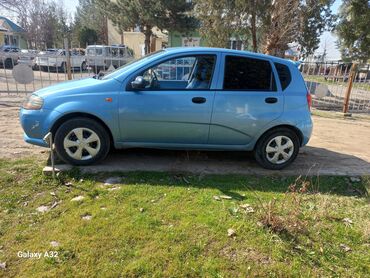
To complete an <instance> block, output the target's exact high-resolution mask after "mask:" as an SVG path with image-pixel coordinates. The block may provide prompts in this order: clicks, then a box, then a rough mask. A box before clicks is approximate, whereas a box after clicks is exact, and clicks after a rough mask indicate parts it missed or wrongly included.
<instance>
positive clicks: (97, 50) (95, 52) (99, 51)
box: [87, 47, 103, 56]
mask: <svg viewBox="0 0 370 278" xmlns="http://www.w3.org/2000/svg"><path fill="white" fill-rule="evenodd" d="M87 55H98V56H101V55H103V48H93V47H92V48H88V49H87Z"/></svg>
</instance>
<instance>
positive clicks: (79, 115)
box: [50, 112, 114, 146]
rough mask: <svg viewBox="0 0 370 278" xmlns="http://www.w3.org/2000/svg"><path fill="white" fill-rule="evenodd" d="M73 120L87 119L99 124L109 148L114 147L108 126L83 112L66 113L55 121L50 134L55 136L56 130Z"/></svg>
mask: <svg viewBox="0 0 370 278" xmlns="http://www.w3.org/2000/svg"><path fill="white" fill-rule="evenodd" d="M73 118H88V119H91V120H95V121H96V122H98V123H100V124H101V125H102V126H103V127H104V129H105V130H106V131H107V133H108V135H109V139H110V143H111V146H113V145H114V140H113V134H112V131H111V130H110V128H109V127H108V125H107V124H106V123H105V122H104V121H103V120H102V119H100V118H99V117H97V116H95V115H92V114H89V113H84V112H73V113H68V114H65V115H63V116H62V117H60V118H59V119H57V120H56V121H55V122H54V124H53V125H52V127H51V129H50V132H51V133H52V134H53V136H54V135H55V133H56V131H57V130H58V128H59V127H60V126H61V125H62V124H63V123H64V122H65V121H68V120H70V119H73Z"/></svg>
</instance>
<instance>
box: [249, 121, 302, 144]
mask: <svg viewBox="0 0 370 278" xmlns="http://www.w3.org/2000/svg"><path fill="white" fill-rule="evenodd" d="M278 128H286V129H290V130H291V131H293V132H294V133H295V134H296V135H297V136H298V139H299V146H300V147H301V146H302V143H303V133H302V131H300V130H299V128H297V127H295V126H292V125H287V124H282V125H277V126H274V127H271V128H269V129H267V130H266V131H265V132H263V133H262V134H261V135H260V136H259V137H258V139H257V141H256V143H255V144H254V147H253V149H255V148H256V146H257V145H258V142H259V141H260V140H261V139H262V138H263V137H264V136H265V134H266V133H268V132H271V131H273V130H275V129H278Z"/></svg>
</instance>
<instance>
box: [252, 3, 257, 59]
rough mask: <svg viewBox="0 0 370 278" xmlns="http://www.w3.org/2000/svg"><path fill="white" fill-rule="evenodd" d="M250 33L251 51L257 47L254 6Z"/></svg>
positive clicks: (255, 50) (254, 50)
mask: <svg viewBox="0 0 370 278" xmlns="http://www.w3.org/2000/svg"><path fill="white" fill-rule="evenodd" d="M251 33H252V45H253V52H257V50H258V49H257V28H256V10H255V7H254V9H253V11H252V18H251Z"/></svg>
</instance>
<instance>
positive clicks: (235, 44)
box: [168, 30, 250, 50]
mask: <svg viewBox="0 0 370 278" xmlns="http://www.w3.org/2000/svg"><path fill="white" fill-rule="evenodd" d="M168 46H169V47H196V46H207V42H206V41H205V40H204V39H203V38H202V37H201V35H200V34H199V31H197V30H195V31H193V32H190V33H189V34H186V35H185V34H181V33H179V32H170V33H169V34H168ZM227 48H230V49H235V50H250V49H248V48H247V47H246V46H245V45H244V42H243V41H242V40H240V39H237V38H235V37H231V38H230V40H229V43H228V47H227Z"/></svg>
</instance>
